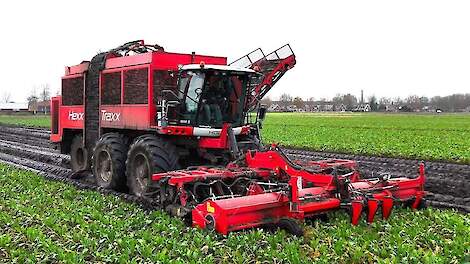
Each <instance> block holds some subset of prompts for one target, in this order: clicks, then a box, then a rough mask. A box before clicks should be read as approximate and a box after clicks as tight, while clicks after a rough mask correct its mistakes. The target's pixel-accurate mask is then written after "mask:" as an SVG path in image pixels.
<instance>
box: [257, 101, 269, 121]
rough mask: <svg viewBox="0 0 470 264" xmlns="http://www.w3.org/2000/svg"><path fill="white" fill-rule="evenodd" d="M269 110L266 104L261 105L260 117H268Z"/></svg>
mask: <svg viewBox="0 0 470 264" xmlns="http://www.w3.org/2000/svg"><path fill="white" fill-rule="evenodd" d="M267 111H268V109H267V108H266V106H265V105H262V106H260V108H259V109H258V119H259V120H261V121H263V120H264V118H265V117H266V112H267Z"/></svg>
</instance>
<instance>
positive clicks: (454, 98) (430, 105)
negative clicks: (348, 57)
mask: <svg viewBox="0 0 470 264" xmlns="http://www.w3.org/2000/svg"><path fill="white" fill-rule="evenodd" d="M261 103H262V104H265V105H267V106H268V107H270V108H272V109H274V110H277V111H315V109H317V110H318V109H320V110H319V111H321V109H327V110H326V111H339V110H346V111H354V110H355V109H368V111H395V112H398V111H401V112H426V111H428V112H431V111H439V110H440V111H444V112H470V94H452V95H448V96H434V97H426V96H418V95H411V96H408V97H406V98H401V97H395V98H390V97H380V98H377V97H376V96H374V95H372V96H369V97H368V98H367V100H366V99H364V102H361V100H359V99H358V98H357V97H356V96H354V95H352V94H349V93H348V94H337V95H336V96H334V97H333V98H331V99H330V100H328V99H326V98H321V99H318V100H315V99H314V98H313V97H311V98H308V99H303V98H301V97H293V96H292V95H290V94H287V93H284V94H282V95H281V96H280V98H279V101H273V100H271V99H270V98H269V97H267V98H264V99H263V100H262V101H261ZM321 106H328V107H325V108H322V107H321ZM363 106H367V108H361V107H363ZM275 108H276V109H275Z"/></svg>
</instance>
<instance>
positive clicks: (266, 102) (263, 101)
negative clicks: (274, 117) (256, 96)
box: [261, 97, 273, 108]
mask: <svg viewBox="0 0 470 264" xmlns="http://www.w3.org/2000/svg"><path fill="white" fill-rule="evenodd" d="M261 104H262V105H265V106H266V107H268V108H269V107H270V106H271V105H272V104H273V101H272V100H271V98H269V97H265V98H263V99H261Z"/></svg>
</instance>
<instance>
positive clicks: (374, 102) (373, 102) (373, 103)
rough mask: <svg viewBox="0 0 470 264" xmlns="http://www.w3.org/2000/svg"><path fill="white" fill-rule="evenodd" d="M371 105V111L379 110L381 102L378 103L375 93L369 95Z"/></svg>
mask: <svg viewBox="0 0 470 264" xmlns="http://www.w3.org/2000/svg"><path fill="white" fill-rule="evenodd" d="M369 106H370V110H371V111H377V110H379V104H378V103H377V97H375V95H372V96H370V97H369Z"/></svg>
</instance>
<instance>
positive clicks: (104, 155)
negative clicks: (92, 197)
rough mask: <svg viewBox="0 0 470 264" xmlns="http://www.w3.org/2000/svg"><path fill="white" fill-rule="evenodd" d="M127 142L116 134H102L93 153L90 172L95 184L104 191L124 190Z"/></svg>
mask: <svg viewBox="0 0 470 264" xmlns="http://www.w3.org/2000/svg"><path fill="white" fill-rule="evenodd" d="M127 150H128V147H127V140H126V138H125V137H124V136H123V135H121V134H118V133H107V134H104V135H103V136H102V137H101V138H100V140H99V141H98V142H97V143H96V146H95V149H94V151H93V158H92V170H93V174H94V175H95V178H96V184H97V185H98V186H100V187H103V188H106V189H114V190H118V191H123V190H125V189H126V174H125V170H126V157H127Z"/></svg>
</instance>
